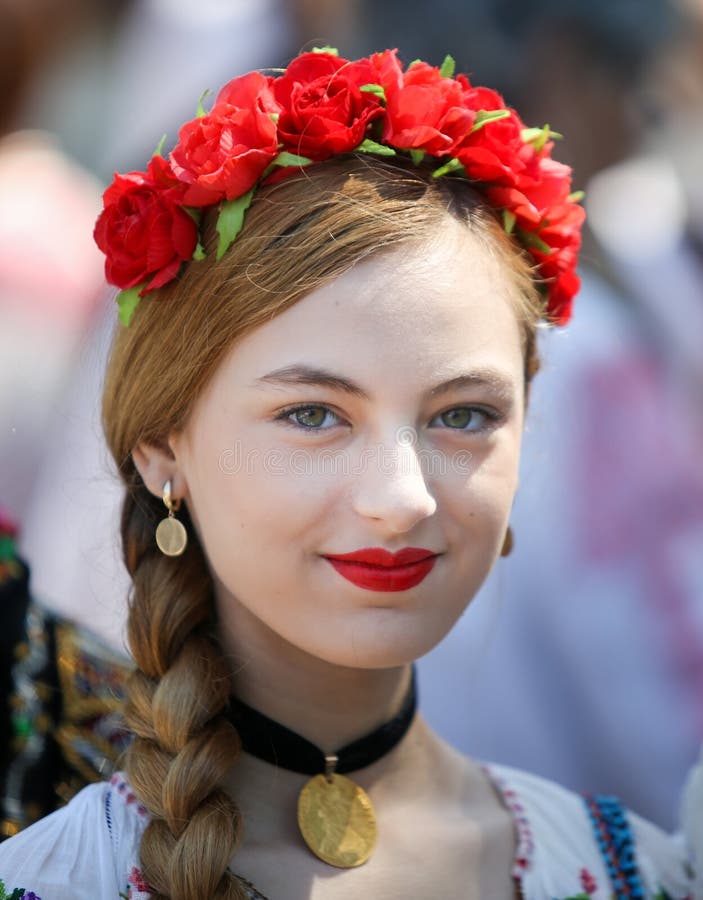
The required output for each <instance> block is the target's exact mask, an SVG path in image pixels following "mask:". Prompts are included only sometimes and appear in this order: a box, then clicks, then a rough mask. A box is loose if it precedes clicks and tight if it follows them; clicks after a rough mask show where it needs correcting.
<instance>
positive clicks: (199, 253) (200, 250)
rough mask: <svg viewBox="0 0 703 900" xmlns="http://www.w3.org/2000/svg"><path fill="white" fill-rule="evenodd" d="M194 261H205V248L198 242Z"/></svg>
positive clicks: (193, 257) (194, 252)
mask: <svg viewBox="0 0 703 900" xmlns="http://www.w3.org/2000/svg"><path fill="white" fill-rule="evenodd" d="M192 259H195V260H197V261H198V262H200V261H201V260H203V259H205V247H203V245H202V244H201V243H200V241H198V243H197V244H196V245H195V250H193V256H192Z"/></svg>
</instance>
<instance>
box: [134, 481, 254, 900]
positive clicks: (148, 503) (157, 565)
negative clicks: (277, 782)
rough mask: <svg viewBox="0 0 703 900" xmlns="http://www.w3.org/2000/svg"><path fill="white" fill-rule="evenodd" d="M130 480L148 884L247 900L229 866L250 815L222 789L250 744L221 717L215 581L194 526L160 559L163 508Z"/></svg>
mask: <svg viewBox="0 0 703 900" xmlns="http://www.w3.org/2000/svg"><path fill="white" fill-rule="evenodd" d="M130 481H131V487H130V489H128V491H127V496H126V499H125V505H124V509H123V516H122V538H123V542H124V551H125V559H126V563H127V567H128V569H129V572H130V574H131V576H132V580H133V585H134V586H133V592H132V597H131V603H130V611H129V620H128V637H129V644H130V647H131V650H132V654H133V656H134V660H135V662H136V665H137V668H136V669H135V671H134V672H133V673H132V675H131V677H130V679H129V682H128V685H127V705H126V719H127V722H128V724H129V726H130V728H131V729H132V731H133V732H134V735H135V739H134V742H133V743H132V745H131V747H130V749H129V751H128V753H127V759H126V766H125V768H126V772H127V775H128V778H129V780H130V783H131V784H132V786H133V788H134V791H135V793H136V794H137V796H138V797H139V799H140V801H141V802H142V803H143V804H144V806H145V807H146V808H147V809H148V810H149V812H150V814H151V816H152V819H151V822H150V823H149V825H148V826H147V828H146V830H145V832H144V836H143V838H142V843H141V863H142V867H143V872H144V877H145V878H146V879H147V881H148V882H149V884H150V885H151V886H152V887H153V889H154V892H155V898H157V900H167V898H168V900H243V898H244V897H246V893H245V891H244V889H243V887H242V885H241V882H240V881H239V879H238V878H237V877H236V876H235V875H233V874H232V873H231V872H229V870H228V868H227V867H228V865H229V862H230V860H231V857H232V854H233V853H234V851H235V849H236V847H237V844H238V843H239V840H240V837H241V815H240V812H239V809H238V808H237V805H236V803H235V802H234V800H232V798H231V797H230V796H229V795H228V794H226V793H225V791H224V790H222V788H221V787H220V785H221V782H222V779H223V778H224V776H225V775H226V773H227V772H228V771H229V770H230V768H231V767H232V764H233V763H234V761H235V760H236V758H237V756H238V754H239V751H240V742H239V737H238V735H237V732H236V730H235V729H234V727H233V726H232V724H231V723H230V722H229V721H228V720H227V719H225V718H224V716H223V715H222V712H223V709H224V708H225V706H226V704H227V700H228V697H229V694H230V673H229V670H228V667H227V663H226V661H225V659H224V656H223V654H222V651H221V649H220V647H219V645H218V643H217V640H216V638H215V637H214V635H213V599H212V581H211V578H210V575H209V572H208V569H207V566H206V563H205V559H204V557H203V553H202V550H201V548H200V545H199V543H198V540H197V537H196V536H195V535H194V533H193V530H192V528H191V529H189V531H190V536H189V537H190V539H189V543H188V547H187V549H186V551H185V553H184V554H183V556H181V557H179V558H178V559H177V560H173V559H169V558H168V557H165V556H163V555H162V554H161V553H160V552H159V551H158V549H157V548H156V545H155V542H154V530H155V528H156V525H157V524H158V521H159V519H160V518H162V517H163V511H162V509H161V504H160V502H159V501H158V500H157V499H156V498H155V497H152V496H151V494H149V492H148V491H147V490H146V488H145V487H144V486H143V484H141V481H140V480H139V478H138V476H137V475H136V473H133V474H132V478H131V479H130ZM185 517H186V519H187V514H185Z"/></svg>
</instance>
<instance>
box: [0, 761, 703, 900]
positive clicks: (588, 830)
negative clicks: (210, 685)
mask: <svg viewBox="0 0 703 900" xmlns="http://www.w3.org/2000/svg"><path fill="white" fill-rule="evenodd" d="M485 771H486V774H487V775H488V777H489V778H490V779H491V780H492V781H493V784H494V785H495V787H496V788H497V790H498V791H499V793H500V794H501V795H502V797H503V801H504V803H505V805H506V807H507V808H508V809H509V810H510V812H511V813H512V816H513V820H514V822H515V832H516V855H515V860H514V867H513V875H514V877H515V879H516V882H517V885H518V886H519V890H520V894H521V896H522V897H523V898H525V900H612V898H617V900H620V898H621V897H623V898H624V897H642V898H645V900H684V898H688V900H694V898H695V897H703V895H701V894H698V893H694V882H693V877H692V873H691V870H690V867H689V862H688V860H687V856H686V850H685V847H684V842H683V840H682V839H680V838H679V837H672V836H671V835H668V834H666V833H664V832H663V831H661V830H660V829H658V828H657V827H656V826H654V825H652V824H650V823H649V822H646V821H645V820H644V819H642V818H640V817H639V816H637V815H635V814H633V813H630V812H628V813H627V814H626V819H625V818H624V816H623V815H622V810H621V809H620V808H619V807H617V806H616V807H615V808H613V807H612V804H611V805H609V803H608V801H604V802H601V803H600V804H599V803H598V802H596V801H593V802H592V803H591V804H590V805H589V803H587V802H586V800H585V799H584V798H583V797H581V796H579V795H577V794H574V793H572V792H570V791H567V790H565V789H563V788H561V787H559V786H558V785H556V784H554V783H552V782H549V781H546V780H545V779H542V778H539V777H538V776H535V775H529V774H527V773H524V772H520V771H517V770H514V769H509V768H507V767H504V766H487V767H485ZM147 822H148V815H147V813H146V811H145V810H144V809H143V807H142V806H141V805H140V804H139V802H138V801H137V799H136V797H135V796H134V794H133V793H132V791H131V789H130V787H129V785H128V784H127V782H126V781H125V780H124V778H123V777H121V776H120V775H115V776H113V778H112V779H111V781H110V782H109V783H107V782H105V783H102V784H94V785H90V786H89V787H87V788H84V790H82V791H81V792H80V793H79V794H78V795H77V796H76V797H75V798H74V799H73V800H72V801H71V802H70V803H69V804H68V806H66V807H64V808H63V809H61V810H58V811H57V812H55V813H53V814H52V815H50V816H47V817H46V818H45V819H42V820H41V821H39V822H37V823H36V824H35V825H33V826H31V827H30V828H28V829H27V830H26V831H23V832H21V833H20V834H18V835H17V836H16V837H14V838H11V839H10V840H8V841H6V842H5V843H3V844H0V900H4V898H12V900H119V898H120V897H122V898H125V900H148V898H149V897H150V893H149V887H148V885H147V884H146V883H145V881H144V878H143V876H142V874H141V872H140V869H139V842H140V839H141V835H142V832H143V830H144V828H145V826H146V824H147ZM633 848H634V853H635V858H636V864H637V871H636V873H635V874H630V875H628V871H627V870H628V860H630V859H631V856H632V853H631V851H632V849H633ZM618 859H619V863H618ZM609 869H610V871H609ZM628 877H629V878H631V879H633V880H631V881H630V883H629V884H628V883H627V878H628ZM618 879H620V880H619V881H618ZM638 890H640V891H641V893H638ZM3 891H4V893H3ZM250 896H251V897H252V900H256V898H259V897H261V895H260V894H258V893H257V892H256V890H255V889H254V888H253V887H252V888H250ZM269 900H283V898H269ZM413 900H424V898H413Z"/></svg>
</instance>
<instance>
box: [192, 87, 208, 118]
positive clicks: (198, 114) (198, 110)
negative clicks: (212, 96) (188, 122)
mask: <svg viewBox="0 0 703 900" xmlns="http://www.w3.org/2000/svg"><path fill="white" fill-rule="evenodd" d="M209 93H210V88H207V89H206V90H204V91H203V92H202V94H201V95H200V98H199V99H198V106H197V107H196V110H195V117H196V119H202V117H203V116H204V115H207V113H206V112H205V107H204V106H203V100H204V99H205V98H206V97H207V95H208V94H209Z"/></svg>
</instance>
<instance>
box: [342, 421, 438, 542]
mask: <svg viewBox="0 0 703 900" xmlns="http://www.w3.org/2000/svg"><path fill="white" fill-rule="evenodd" d="M411 432H412V429H400V433H398V434H396V435H394V438H393V440H392V441H389V442H387V443H384V444H379V445H376V446H374V447H367V448H365V450H364V453H363V455H362V459H361V460H360V465H359V467H358V472H357V475H356V480H355V484H354V493H353V500H352V506H353V509H354V511H355V512H356V513H358V514H359V515H360V516H364V517H365V518H368V519H376V520H377V521H378V522H379V523H380V524H384V525H385V526H386V528H387V530H388V531H389V532H390V533H393V534H403V533H405V532H409V531H410V530H411V529H412V528H413V527H414V526H415V525H417V524H418V523H419V522H421V521H422V520H423V519H425V518H427V517H429V516H431V515H432V514H433V513H434V512H435V511H436V509H437V502H436V500H435V498H434V497H433V496H432V494H431V493H430V490H429V487H428V484H427V480H426V478H425V475H424V473H423V471H422V467H421V464H420V458H419V456H418V450H417V441H416V439H414V432H412V433H411Z"/></svg>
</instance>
